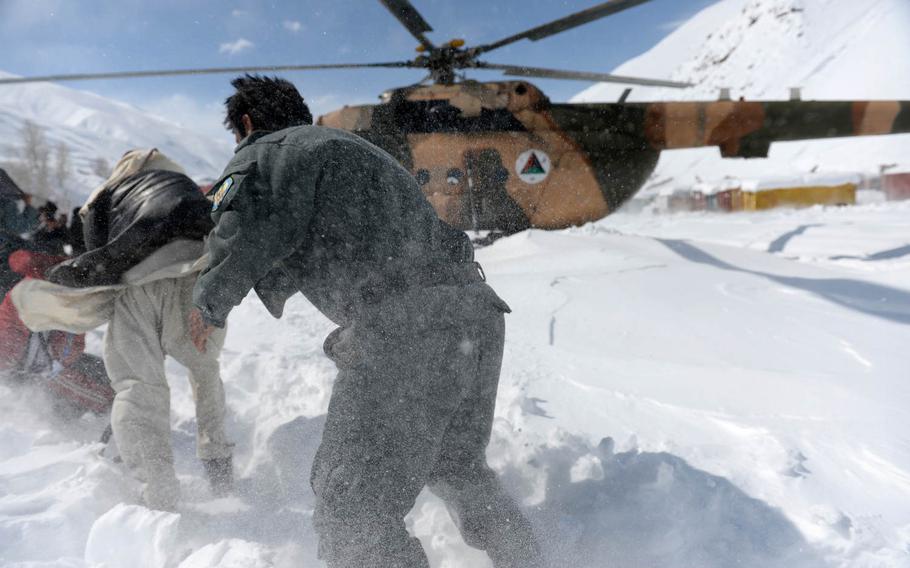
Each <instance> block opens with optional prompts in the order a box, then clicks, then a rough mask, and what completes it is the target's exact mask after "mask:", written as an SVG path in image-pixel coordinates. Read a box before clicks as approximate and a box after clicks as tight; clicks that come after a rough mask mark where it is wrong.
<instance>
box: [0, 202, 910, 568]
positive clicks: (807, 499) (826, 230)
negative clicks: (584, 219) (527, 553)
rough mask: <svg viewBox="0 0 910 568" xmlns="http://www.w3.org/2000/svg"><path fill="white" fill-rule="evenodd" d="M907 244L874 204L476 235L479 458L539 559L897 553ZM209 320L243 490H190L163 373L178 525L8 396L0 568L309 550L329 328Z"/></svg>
mask: <svg viewBox="0 0 910 568" xmlns="http://www.w3.org/2000/svg"><path fill="white" fill-rule="evenodd" d="M908 247H910V204H908V203H902V204H895V203H891V204H882V205H870V206H863V207H855V208H843V209H822V208H814V209H808V210H802V211H782V212H777V213H770V214H755V215H749V214H735V215H727V216H710V215H696V214H691V215H680V216H664V217H648V216H624V215H619V216H614V217H611V218H609V219H607V220H605V221H602V222H600V223H597V224H594V225H588V226H586V227H582V228H580V229H574V230H569V231H564V232H558V233H546V232H538V231H530V232H526V233H522V234H519V235H516V236H513V237H510V238H508V239H503V240H501V241H499V242H497V243H496V244H495V245H493V246H491V247H489V248H486V249H483V250H482V251H480V259H481V261H482V262H484V265H485V267H486V271H487V274H488V275H489V277H490V281H491V283H492V284H493V286H494V287H496V289H497V290H498V291H500V293H501V294H502V295H503V297H504V298H505V299H506V300H507V301H508V302H509V303H510V304H511V305H512V307H513V309H514V313H513V314H512V315H511V316H510V317H509V318H508V339H507V349H506V358H505V366H504V372H503V377H502V385H501V389H500V396H499V404H498V409H497V421H496V424H495V432H494V438H493V442H492V444H491V446H490V449H489V452H488V455H489V459H490V461H491V463H492V465H494V467H495V468H496V469H497V471H499V472H500V474H501V475H502V476H503V478H504V479H505V481H506V483H507V484H508V486H509V487H510V488H511V490H512V491H513V492H514V493H515V494H516V495H517V496H519V498H520V499H521V500H522V502H523V503H524V504H525V505H526V507H527V508H528V511H529V514H530V515H531V516H532V518H533V520H534V522H535V524H536V526H537V528H538V530H539V531H540V534H541V537H542V538H543V539H544V541H545V542H546V545H547V548H548V550H549V551H550V553H551V554H552V555H553V557H554V558H555V560H556V563H555V565H556V566H577V567H579V568H586V567H591V568H593V567H600V566H604V565H619V566H704V567H711V566H716V567H726V566H731V565H734V564H735V565H741V566H756V567H758V566H813V565H828V566H888V567H892V566H906V565H907V563H908V561H910V557H908V547H910V508H908V507H907V506H906V504H907V503H908V502H910V449H908V448H910V443H908V437H907V432H908V431H910V430H908V426H910V424H908V419H907V412H906V405H907V401H908V400H910V397H908V395H910V392H908V391H910V384H908V382H907V376H908V374H907V371H908V364H907V359H906V355H905V349H906V345H907V344H908V341H910V325H908V324H910V248H908ZM229 326H230V332H229V337H228V342H227V350H226V353H225V357H224V361H223V369H224V375H225V379H226V386H227V398H228V402H229V406H230V421H229V430H230V433H231V435H232V437H233V439H234V440H235V441H236V443H237V458H238V459H237V461H238V469H239V472H238V473H239V477H240V478H241V480H240V483H239V485H240V490H241V491H240V493H241V494H240V495H239V496H238V497H235V498H229V499H222V500H214V501H213V500H211V499H210V497H209V496H208V493H207V489H206V486H205V483H204V481H203V479H202V475H201V469H200V467H199V464H198V463H197V462H196V460H195V458H194V457H193V429H194V421H193V419H192V418H191V417H192V405H191V403H190V398H189V392H188V390H189V389H188V387H187V382H186V380H185V378H184V376H183V374H182V371H181V370H180V369H179V367H178V366H176V365H174V366H173V367H171V368H170V369H171V370H173V371H174V372H173V376H172V381H171V386H172V390H173V411H172V412H173V420H172V422H173V426H174V429H175V434H174V445H175V448H176V452H177V457H178V464H177V466H178V473H179V474H180V476H181V482H182V484H183V490H184V494H185V496H186V499H187V500H188V503H187V505H186V507H185V509H184V510H183V511H182V512H181V518H180V519H179V520H176V519H175V518H173V517H171V516H167V515H156V514H153V513H151V512H149V511H147V510H145V509H142V508H141V507H125V506H123V505H117V503H119V502H125V503H127V504H129V503H133V502H135V491H136V488H135V486H133V485H132V484H131V483H129V482H128V481H126V480H124V478H123V476H122V475H121V473H120V472H119V470H118V466H117V465H116V464H113V463H111V462H110V461H109V459H108V458H106V457H102V456H99V455H98V454H99V452H100V451H101V447H100V445H99V444H97V443H93V442H91V440H92V437H93V436H97V434H98V433H99V432H100V430H101V428H102V427H103V424H102V423H101V422H99V421H98V420H88V419H86V420H83V421H80V422H79V423H77V424H73V425H69V426H67V427H65V428H61V427H60V425H56V424H52V423H50V422H49V421H48V420H46V419H45V418H43V417H42V415H41V413H40V409H41V408H42V407H41V403H40V401H35V400H34V397H33V396H30V395H28V394H27V393H22V392H21V391H12V390H9V389H4V390H3V393H2V397H0V430H2V432H3V434H2V440H3V441H2V443H0V543H2V546H0V565H5V566H15V565H29V566H78V567H84V566H88V565H89V563H88V562H87V560H89V561H108V562H109V564H108V565H109V566H119V565H123V564H122V559H123V558H130V559H132V560H133V561H134V563H135V565H136V566H139V565H152V564H150V562H151V560H150V559H151V558H153V557H154V556H155V555H158V557H165V556H169V557H170V562H171V563H172V564H173V565H176V564H177V563H181V562H182V564H180V565H181V566H182V567H183V568H200V567H209V566H318V565H319V563H318V562H317V561H316V560H315V553H314V550H315V544H314V541H313V535H312V531H311V529H310V525H309V518H310V507H311V504H312V498H311V494H310V491H309V488H308V487H307V482H306V480H307V475H308V467H309V463H310V460H311V458H312V454H313V452H314V451H315V447H316V444H317V443H318V437H319V431H320V428H321V424H322V419H321V416H322V415H323V413H324V411H325V408H326V405H327V401H328V396H329V394H330V389H331V383H332V380H333V376H334V368H333V366H332V364H331V363H330V362H329V361H328V360H327V359H326V358H325V357H324V356H323V355H322V353H321V342H322V339H323V336H324V335H325V334H326V333H327V332H328V331H329V330H330V329H331V325H330V323H329V322H327V321H326V320H325V319H324V318H323V317H321V316H320V315H319V314H318V313H316V312H315V310H314V309H313V308H312V307H311V306H310V305H309V304H307V303H306V302H305V301H304V300H303V299H302V298H300V297H297V298H295V299H294V300H292V302H291V304H290V305H289V308H288V310H287V313H286V315H285V317H284V319H282V320H274V319H272V318H271V317H270V316H269V315H268V314H267V313H266V311H265V310H264V308H263V307H262V306H261V305H259V303H258V301H256V300H255V299H253V298H249V299H248V300H247V301H246V302H244V304H243V305H241V306H240V308H238V310H237V312H236V313H234V314H233V315H232V316H231V320H230V322H229ZM91 343H92V344H93V345H94V346H95V347H97V344H98V342H97V335H95V336H93V337H92V341H91ZM115 505H116V507H115ZM109 510H110V512H109V513H108V514H107V515H104V513H105V512H107V511H109ZM102 515H103V516H102ZM99 517H100V520H98V519H99ZM409 522H410V525H411V527H412V530H413V531H414V533H415V534H417V535H418V536H420V538H421V539H422V540H423V543H424V546H425V548H426V549H427V550H428V553H429V554H430V556H431V560H432V565H433V566H434V567H442V566H446V567H472V568H473V567H483V566H489V564H488V561H487V560H486V558H485V556H484V555H483V554H481V553H479V552H477V551H475V550H471V549H469V548H468V547H467V546H466V545H464V544H463V543H462V542H461V540H460V538H459V537H458V536H457V532H456V531H455V528H454V526H453V524H452V522H451V520H450V519H449V518H448V515H447V513H446V512H445V509H444V508H443V507H442V505H441V504H440V503H439V501H437V500H436V499H435V498H433V497H431V496H429V495H424V496H422V498H421V499H420V501H419V502H418V504H417V506H416V507H415V510H414V511H413V513H412V515H411V517H410V521H409ZM87 543H88V546H87ZM142 550H146V551H149V550H151V552H148V553H141V551H142ZM117 559H121V560H120V561H118V560H117ZM28 562H33V563H35V564H26V563H28ZM17 563H20V564H17ZM143 563H145V564H143Z"/></svg>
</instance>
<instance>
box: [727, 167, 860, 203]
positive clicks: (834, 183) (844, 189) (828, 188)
mask: <svg viewBox="0 0 910 568" xmlns="http://www.w3.org/2000/svg"><path fill="white" fill-rule="evenodd" d="M859 183H860V178H859V176H857V175H855V174H846V175H843V174H840V175H838V174H834V175H831V174H829V175H818V174H808V175H804V176H798V177H793V178H765V179H762V180H750V181H744V182H743V183H742V186H741V188H742V208H743V209H744V210H746V211H759V210H764V209H774V208H776V207H811V206H812V205H854V204H855V203H856V188H857V187H858V186H859Z"/></svg>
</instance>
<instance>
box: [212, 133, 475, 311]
mask: <svg viewBox="0 0 910 568" xmlns="http://www.w3.org/2000/svg"><path fill="white" fill-rule="evenodd" d="M210 195H211V197H212V199H213V214H212V216H213V219H214V220H215V221H216V227H215V229H214V230H213V231H212V233H211V234H210V235H209V249H210V262H209V265H208V267H207V268H205V269H204V270H203V272H202V273H201V274H200V276H199V279H198V281H197V283H196V288H195V290H194V303H195V304H196V306H197V307H199V308H200V310H201V311H202V313H203V314H204V316H205V318H206V320H207V321H208V322H209V323H212V324H214V325H223V323H224V321H225V320H226V318H227V315H228V313H229V312H230V310H231V309H232V308H233V306H236V305H237V304H239V303H240V301H241V300H242V299H243V298H244V296H246V294H247V293H248V292H249V291H250V290H251V289H253V288H254V287H255V289H256V292H257V293H258V294H259V296H260V298H261V299H262V300H263V302H264V303H265V304H266V306H267V307H268V308H269V310H270V311H271V313H272V314H273V315H274V316H275V317H280V315H281V312H282V307H283V305H284V301H285V300H286V299H287V298H288V297H289V296H290V295H291V294H293V293H294V292H296V291H298V290H299V291H301V292H303V294H304V295H305V296H306V297H307V298H308V299H309V300H310V301H311V302H312V303H313V304H314V305H315V306H316V307H317V308H318V309H320V310H321V311H322V312H323V313H324V314H326V315H327V316H328V317H329V318H330V319H332V320H333V321H335V323H337V324H339V325H346V324H348V323H350V321H352V319H353V318H356V316H357V313H358V311H360V310H361V309H362V308H363V306H364V305H365V304H369V303H370V302H372V301H374V300H375V298H377V297H379V296H382V295H384V294H386V293H387V292H388V291H389V290H390V288H407V287H408V286H409V285H413V284H435V283H447V282H448V281H449V280H453V279H455V276H453V275H452V274H451V271H452V270H453V266H455V265H457V264H458V263H465V262H470V261H472V260H473V251H472V248H471V244H470V241H469V240H468V239H467V236H466V235H465V234H464V233H462V232H461V231H457V230H455V229H452V228H451V227H449V226H448V225H446V224H445V223H443V222H442V221H440V220H439V218H438V217H437V215H436V212H435V211H434V210H433V208H432V207H431V206H430V204H429V203H428V202H427V200H426V199H425V198H424V196H423V194H422V193H421V191H420V189H419V187H418V185H417V182H416V181H415V180H414V178H413V177H412V176H411V174H410V173H409V172H408V171H407V170H405V169H404V168H403V167H402V166H401V165H400V164H399V163H398V162H397V161H396V160H395V159H394V158H392V157H391V156H390V155H389V154H387V153H386V152H385V151H383V150H381V149H380V148H378V147H376V146H374V145H373V144H370V143H369V142H367V141H366V140H363V139H362V138H360V137H358V136H356V135H354V134H351V133H348V132H344V131H341V130H336V129H332V128H324V127H318V126H297V127H292V128H287V129H284V130H280V131H277V132H254V133H253V134H251V135H250V136H248V137H247V138H246V139H245V140H243V141H242V142H241V143H240V145H239V146H238V147H237V149H236V151H235V155H234V158H233V159H232V160H231V161H230V163H228V165H227V167H226V168H225V170H224V173H223V174H222V177H221V179H220V181H219V182H218V183H216V184H215V185H214V186H213V188H212V193H211V194H210Z"/></svg>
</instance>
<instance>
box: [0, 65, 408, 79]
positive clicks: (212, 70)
mask: <svg viewBox="0 0 910 568" xmlns="http://www.w3.org/2000/svg"><path fill="white" fill-rule="evenodd" d="M368 67H383V68H386V67H422V66H421V65H417V64H416V63H414V62H413V61H391V62H388V63H335V64H326V65H262V66H251V67H208V68H201V69H166V70H159V71H115V72H112V73H73V74H65V75H41V76H38V77H2V78H0V85H11V84H15V83H38V82H45V81H83V80H95V79H133V78H137V77H167V76H175V75H215V74H219V73H250V72H277V71H316V70H320V69H359V68H368Z"/></svg>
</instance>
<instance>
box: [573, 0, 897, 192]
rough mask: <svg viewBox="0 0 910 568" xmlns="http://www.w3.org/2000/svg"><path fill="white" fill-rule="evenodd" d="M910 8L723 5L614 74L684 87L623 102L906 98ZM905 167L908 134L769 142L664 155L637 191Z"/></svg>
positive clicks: (641, 91) (606, 92)
mask: <svg viewBox="0 0 910 568" xmlns="http://www.w3.org/2000/svg"><path fill="white" fill-rule="evenodd" d="M908 29H910V3H908V2H906V0H868V1H865V2H855V1H853V0H722V1H720V2H718V3H717V4H714V5H712V6H710V7H708V8H706V9H704V10H703V11H702V12H700V13H699V14H697V15H696V16H695V17H693V18H692V19H690V20H689V21H687V22H686V23H685V24H683V25H682V26H680V27H679V28H678V29H676V30H675V31H674V32H673V33H672V34H670V35H669V36H667V37H666V38H665V39H664V40H663V41H662V42H660V43H659V44H658V45H656V46H655V47H654V48H652V49H651V50H649V51H648V52H646V53H644V54H643V55H641V56H639V57H636V58H634V59H632V60H630V61H628V62H626V63H624V64H623V65H621V66H619V67H618V68H617V69H616V70H615V72H616V73H617V74H621V75H639V76H644V77H661V78H671V79H675V80H679V81H689V82H692V83H695V84H696V87H694V88H691V89H685V90H675V89H658V88H646V87H637V88H635V89H634V90H633V91H632V94H631V96H630V97H629V100H634V101H651V100H695V99H698V100H713V99H716V98H717V96H718V94H719V91H720V89H721V88H722V87H727V88H730V89H731V95H732V96H733V98H738V97H740V96H742V97H745V98H746V99H752V100H757V99H764V100H783V99H786V98H787V97H788V96H789V88H790V87H799V88H801V89H802V98H803V99H805V100H810V99H814V100H849V99H859V100H862V99H889V98H890V99H903V100H906V99H910V69H908V68H907V66H906V65H900V64H899V63H898V62H900V61H905V60H907V58H910V33H908ZM622 90H623V87H622V86H620V85H610V84H598V85H594V86H592V87H590V88H588V89H585V90H584V91H582V92H581V93H579V94H578V95H577V96H576V97H574V99H573V100H575V101H579V102H580V101H614V100H616V99H617V98H618V97H619V96H620V94H621V92H622ZM886 164H898V165H899V166H900V167H903V168H910V135H897V136H888V137H866V138H854V139H848V138H841V139H830V140H824V141H813V142H791V143H779V144H774V145H772V147H771V152H770V154H769V157H768V159H754V160H743V159H728V160H723V159H721V158H720V155H719V153H718V151H717V150H716V149H715V148H708V149H693V150H675V151H668V152H663V154H662V155H661V160H660V163H659V164H658V167H657V170H656V171H655V173H654V175H653V177H652V179H651V180H650V182H649V184H648V185H646V186H645V188H644V189H643V192H644V193H647V192H648V191H649V188H650V190H653V189H655V188H656V187H658V186H660V187H666V186H668V185H680V186H681V185H692V184H693V183H696V182H697V181H698V179H704V180H713V179H720V178H722V177H724V176H734V177H750V178H761V177H763V176H766V175H771V174H773V175H790V174H796V175H798V174H801V173H805V172H809V171H812V170H816V171H822V172H824V171H829V172H851V173H862V174H866V175H875V174H877V173H878V172H879V167H880V166H881V165H886Z"/></svg>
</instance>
